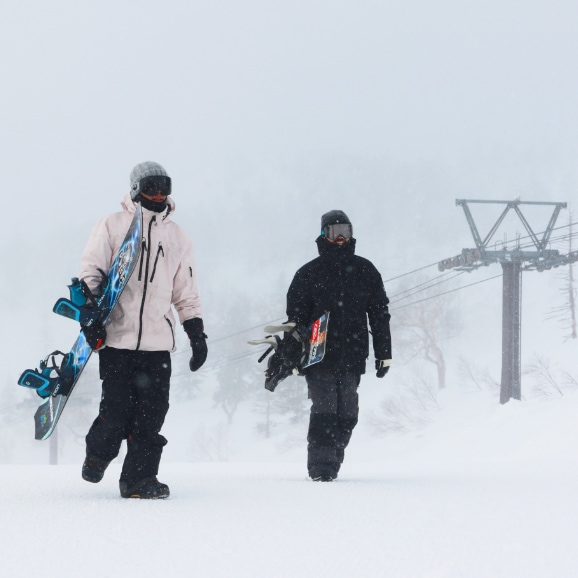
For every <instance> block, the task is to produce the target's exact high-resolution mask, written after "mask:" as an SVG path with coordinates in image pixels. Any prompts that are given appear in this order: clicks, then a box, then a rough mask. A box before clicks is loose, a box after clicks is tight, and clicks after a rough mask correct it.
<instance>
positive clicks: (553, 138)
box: [0, 0, 578, 195]
mask: <svg viewBox="0 0 578 578" xmlns="http://www.w3.org/2000/svg"><path fill="white" fill-rule="evenodd" d="M577 16H578V5H577V4H576V3H575V2H572V1H571V0H568V1H564V0H553V1H552V0H534V1H531V2H528V1H523V0H484V1H483V2H482V1H479V0H476V1H469V0H441V1H440V0H437V1H435V2H432V1H430V0H403V1H401V0H400V1H392V0H375V1H373V0H355V1H353V0H351V1H349V0H291V1H278V0H277V1H276V0H260V1H259V0H248V1H247V0H227V1H222V0H213V1H211V2H208V1H202V2H201V1H184V0H181V1H175V0H168V1H166V0H165V1H162V2H161V1H158V2H156V1H150V0H149V1H136V0H124V1H123V0H120V1H114V2H112V1H104V2H103V1H98V2H95V1H92V0H89V1H87V2H75V1H72V0H68V1H62V0H61V1H58V0H57V1H55V2H50V3H46V2H43V1H38V0H32V1H30V0H22V1H19V2H5V3H4V5H3V7H2V14H1V23H0V32H1V34H0V49H1V52H0V53H1V55H2V56H1V57H0V58H1V59H2V76H3V78H2V91H1V92H0V122H1V130H2V149H3V150H2V155H1V158H2V165H3V166H2V173H3V179H4V182H5V183H6V182H8V183H9V184H10V187H11V189H12V190H17V191H18V193H19V194H28V195H29V194H30V192H31V190H37V189H38V188H41V189H42V190H43V191H46V189H49V190H51V189H52V187H53V186H55V179H56V180H58V182H59V183H61V186H59V187H58V188H61V187H62V186H64V187H65V188H66V189H67V191H68V193H67V194H70V191H71V188H72V183H74V184H75V188H76V189H77V190H79V189H83V190H89V191H93V192H95V193H96V192H97V191H101V192H102V186H103V185H104V183H102V181H101V182H100V183H99V184H98V186H95V184H94V179H95V177H96V176H97V175H98V176H99V178H100V179H102V177H103V175H104V176H105V177H106V179H107V180H108V179H114V180H113V183H114V184H115V185H116V186H118V185H117V183H116V180H118V179H122V182H123V184H124V181H125V180H126V178H127V177H126V175H127V173H128V171H129V170H130V168H131V167H132V165H133V164H135V163H136V162H139V161H141V160H143V159H145V158H146V159H149V158H153V159H159V160H160V159H162V160H163V161H165V163H166V164H171V165H172V166H173V167H174V169H173V171H179V172H182V173H183V178H184V176H185V171H195V169H197V168H198V167H199V165H202V164H204V163H206V162H208V161H209V160H212V161H215V160H216V161H221V160H222V159H223V158H227V157H228V156H233V157H235V156H238V155H239V154H253V155H257V156H258V155H263V154H271V153H275V154H280V155H294V154H299V153H305V154H306V153H308V152H311V151H313V152H316V151H317V152H318V151H341V152H346V153H360V154H368V155H389V156H392V157H395V158H402V159H405V160H408V161H414V160H416V159H422V158H425V159H432V158H433V159H440V158H441V159H443V158H447V159H455V158H456V156H457V157H460V156H461V155H465V154H493V153H494V152H496V151H497V152H498V153H499V155H506V156H519V155H525V154H527V153H532V154H534V155H538V156H539V155H547V156H552V155H554V154H555V155H568V154H572V155H574V154H575V153H576V150H577V148H578V146H577V137H576V135H577V134H578V113H577V112H576V110H577V106H576V103H577V102H578V98H577V97H578V79H577V77H576V63H577V56H578V41H577V39H576V28H577V24H578V21H577ZM39 178H40V179H42V180H41V181H38V180H37V179H39ZM40 182H41V183H42V184H40ZM109 182H110V181H109ZM61 192H62V191H61Z"/></svg>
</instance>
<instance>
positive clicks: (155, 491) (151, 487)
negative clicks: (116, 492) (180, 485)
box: [119, 476, 171, 500]
mask: <svg viewBox="0 0 578 578" xmlns="http://www.w3.org/2000/svg"><path fill="white" fill-rule="evenodd" d="M119 487H120V495H121V496H122V497H123V498H140V499H141V500H159V499H162V498H168V497H169V496H170V495H171V492H170V491H169V487H168V486H167V485H166V484H161V482H159V481H158V480H157V478H156V476H155V477H153V478H147V479H146V480H142V481H140V482H138V483H137V484H135V485H134V486H132V487H131V488H129V487H128V484H127V483H126V482H119Z"/></svg>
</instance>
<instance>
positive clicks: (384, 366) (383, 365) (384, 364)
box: [375, 359, 391, 377]
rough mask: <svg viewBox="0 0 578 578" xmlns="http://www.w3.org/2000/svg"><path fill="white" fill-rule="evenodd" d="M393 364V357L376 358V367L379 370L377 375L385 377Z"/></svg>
mask: <svg viewBox="0 0 578 578" xmlns="http://www.w3.org/2000/svg"><path fill="white" fill-rule="evenodd" d="M390 365H391V359H376V360H375V369H376V370H377V372H376V374H375V375H377V377H383V376H384V375H385V374H386V373H387V372H388V371H389V367H390Z"/></svg>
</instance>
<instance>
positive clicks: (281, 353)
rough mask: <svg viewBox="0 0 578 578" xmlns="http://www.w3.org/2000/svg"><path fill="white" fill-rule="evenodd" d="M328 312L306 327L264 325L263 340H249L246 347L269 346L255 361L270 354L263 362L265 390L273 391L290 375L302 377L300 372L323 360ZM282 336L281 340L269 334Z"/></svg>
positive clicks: (294, 324)
mask: <svg viewBox="0 0 578 578" xmlns="http://www.w3.org/2000/svg"><path fill="white" fill-rule="evenodd" d="M328 325H329V311H326V312H325V313H324V314H323V315H322V316H321V317H320V318H319V319H316V320H315V321H314V322H313V323H312V324H311V325H310V326H309V327H304V326H301V325H297V324H296V323H294V322H293V321H285V323H282V324H281V325H267V326H266V327H265V331H266V332H267V333H270V334H271V335H267V337H265V339H255V340H252V341H249V342H248V343H249V344H250V345H269V348H268V349H267V350H266V351H265V353H263V355H261V357H260V358H259V359H258V361H259V363H261V362H262V361H263V360H264V359H265V358H266V357H267V356H268V355H269V354H270V353H272V352H273V355H272V356H271V357H270V358H269V361H268V362H267V369H266V370H265V389H268V390H269V391H275V388H276V387H277V386H278V385H279V384H280V383H281V382H282V381H283V380H284V379H285V378H286V377H289V376H290V375H291V374H293V375H303V370H304V369H306V368H307V367H310V366H311V365H315V364H316V363H319V362H321V361H323V358H324V357H325V346H326V342H327V329H328ZM281 332H282V333H284V336H283V339H281V337H279V336H278V335H272V334H273V333H281Z"/></svg>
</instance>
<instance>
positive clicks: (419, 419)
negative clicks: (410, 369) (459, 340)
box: [366, 371, 439, 435]
mask: <svg viewBox="0 0 578 578" xmlns="http://www.w3.org/2000/svg"><path fill="white" fill-rule="evenodd" d="M398 385H399V386H400V387H399V388H398V390H397V392H396V393H392V394H390V395H388V396H387V397H386V398H385V399H384V400H383V401H382V402H381V403H380V404H379V408H378V409H377V410H375V411H370V412H368V413H367V417H366V421H367V423H368V425H369V428H370V430H371V431H372V432H373V433H375V434H378V435H387V434H392V433H402V432H405V431H409V430H411V429H415V428H417V427H420V426H423V425H424V424H427V423H429V422H430V421H431V418H430V415H431V413H432V412H434V411H437V410H439V404H438V400H437V394H438V388H437V386H436V384H432V383H431V381H429V380H428V379H427V377H425V376H424V375H423V374H422V373H421V372H419V371H415V372H414V373H413V375H412V376H411V378H410V379H409V380H408V381H405V380H402V381H400V382H398Z"/></svg>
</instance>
